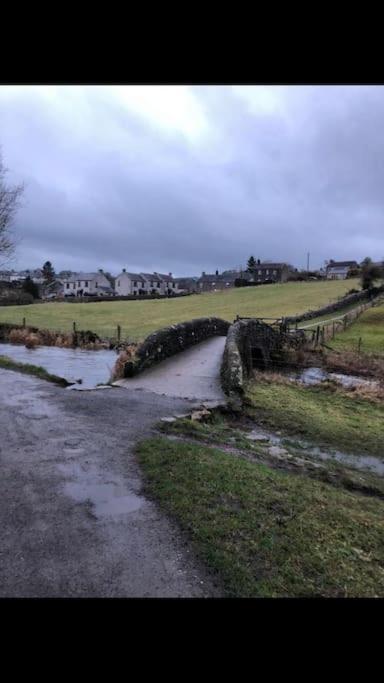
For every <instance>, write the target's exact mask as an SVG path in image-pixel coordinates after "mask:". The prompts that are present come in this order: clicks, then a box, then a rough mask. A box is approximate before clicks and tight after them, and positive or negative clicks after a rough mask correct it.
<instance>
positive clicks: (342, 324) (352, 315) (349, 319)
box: [288, 301, 376, 353]
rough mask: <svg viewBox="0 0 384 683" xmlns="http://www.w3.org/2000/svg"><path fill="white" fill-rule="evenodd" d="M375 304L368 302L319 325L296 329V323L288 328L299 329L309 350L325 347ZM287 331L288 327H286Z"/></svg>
mask: <svg viewBox="0 0 384 683" xmlns="http://www.w3.org/2000/svg"><path fill="white" fill-rule="evenodd" d="M375 303H376V301H368V302H367V303H364V304H361V305H360V306H357V308H354V309H352V310H351V311H348V312H347V313H344V315H340V316H337V317H334V318H329V319H328V320H323V321H322V322H321V323H310V324H309V325H303V326H300V327H298V325H297V322H296V323H295V326H294V327H293V326H292V325H291V326H290V328H291V329H296V330H297V329H300V330H302V331H303V332H304V334H305V335H306V337H307V345H309V346H310V347H311V348H317V347H318V346H323V345H326V342H327V341H329V340H331V339H334V337H335V335H336V334H338V333H339V332H343V331H344V330H346V329H347V327H349V325H351V324H352V323H353V322H354V321H355V320H356V318H358V317H359V316H360V315H361V314H362V313H364V311H365V310H367V308H370V307H371V306H373V305H374V304H375ZM288 330H289V327H288ZM361 342H362V340H361V337H360V339H359V343H358V351H359V353H360V349H361Z"/></svg>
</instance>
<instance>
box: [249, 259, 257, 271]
mask: <svg viewBox="0 0 384 683" xmlns="http://www.w3.org/2000/svg"><path fill="white" fill-rule="evenodd" d="M255 268H256V261H255V257H254V256H250V257H249V259H248V262H247V272H248V273H252V272H253V271H254V270H255Z"/></svg>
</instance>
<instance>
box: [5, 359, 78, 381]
mask: <svg viewBox="0 0 384 683" xmlns="http://www.w3.org/2000/svg"><path fill="white" fill-rule="evenodd" d="M0 368H3V369H4V370H14V371H16V372H21V373H23V374H24V375H33V376H34V377H38V378H39V379H44V380H46V381H47V382H52V383H53V384H58V385H59V386H61V387H69V386H70V385H71V382H67V380H66V379H64V378H63V377H58V376H57V375H51V373H50V372H47V371H46V370H44V368H42V367H40V366H39V365H31V364H29V363H19V362H17V361H15V360H12V359H11V358H7V356H0Z"/></svg>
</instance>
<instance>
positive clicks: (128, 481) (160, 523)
mask: <svg viewBox="0 0 384 683" xmlns="http://www.w3.org/2000/svg"><path fill="white" fill-rule="evenodd" d="M218 341H221V342H222V340H221V339H220V338H218ZM218 346H219V344H218ZM206 348H207V349H208V348H209V349H211V350H212V347H211V346H210V345H206ZM194 350H195V351H196V350H198V349H197V347H195V349H194ZM217 351H219V349H218V348H217ZM184 354H186V355H187V354H188V351H187V352H183V353H182V354H180V355H179V356H178V357H177V360H178V362H179V361H180V360H181V356H183V355H184ZM218 355H220V359H221V353H219V354H218ZM189 358H191V356H189ZM196 358H197V356H195V361H196ZM175 360H176V357H175ZM200 361H201V363H202V364H203V365H202V366H201V369H202V374H201V375H196V376H197V377H200V381H198V382H196V384H195V385H194V386H195V387H196V392H195V393H199V392H198V391H197V388H198V387H199V386H200V388H201V393H202V394H207V396H205V395H204V398H205V397H206V398H208V399H209V398H212V396H213V393H214V392H213V391H212V393H210V392H209V391H208V389H209V388H210V386H211V384H212V387H213V386H217V384H216V383H215V382H214V381H213V380H214V379H215V377H214V375H212V374H209V373H210V372H211V371H212V369H213V365H214V363H213V361H212V365H210V364H209V363H208V361H207V362H206V363H205V364H204V362H203V361H202V360H201V358H200ZM167 362H168V361H167ZM177 365H178V363H177V364H176V366H177ZM193 367H195V370H196V364H195V363H191V365H190V368H191V369H193ZM218 367H219V362H218V359H216V368H218ZM209 368H210V369H209ZM204 373H205V374H204ZM177 376H178V375H177V373H176V374H175V377H177ZM181 376H183V377H184V378H185V377H186V375H185V374H183V375H181ZM204 378H205V379H204ZM207 378H210V379H207ZM216 379H217V375H216ZM179 386H180V387H184V384H183V383H182V382H181V383H180V385H179ZM204 386H205V387H206V389H207V390H205V389H204V388H203V387H204ZM170 387H171V380H170V381H169V387H168V388H170ZM212 387H211V388H212ZM142 388H144V387H142ZM162 393H165V392H162ZM187 393H190V392H187ZM215 396H216V397H217V394H215ZM199 398H200V396H199ZM193 404H195V405H196V401H193V400H192V399H191V398H190V399H189V400H186V399H182V398H171V397H169V396H159V395H157V394H155V393H152V392H149V391H127V390H126V387H125V389H124V390H122V389H117V388H110V389H108V390H103V391H100V390H94V391H71V390H67V389H62V388H60V387H58V386H56V385H52V384H49V383H48V382H44V381H42V380H39V379H37V378H34V377H30V376H26V375H21V374H18V373H16V372H13V371H10V370H2V369H0V467H1V477H0V597H211V596H218V595H220V594H221V591H220V588H219V586H217V585H216V583H215V580H214V577H212V576H210V575H209V573H208V572H207V571H206V570H205V569H204V567H202V566H201V565H200V564H199V562H198V560H197V559H196V558H195V557H193V556H192V553H191V552H190V550H189V548H188V544H187V542H186V540H185V539H184V537H183V536H182V534H181V533H180V532H179V531H178V529H177V528H176V527H175V526H174V525H173V523H172V522H170V521H169V520H168V519H167V518H166V517H165V515H163V513H162V512H161V511H160V510H159V508H158V507H157V505H156V504H155V503H154V502H152V501H150V500H148V499H147V498H146V497H145V494H144V493H143V491H142V479H141V475H140V470H139V468H138V465H137V463H136V461H135V458H134V445H135V443H136V442H137V441H138V440H139V439H141V438H144V437H146V436H149V435H151V433H152V432H151V429H152V427H153V424H154V423H155V422H156V421H157V420H158V419H159V418H160V417H162V416H165V415H172V414H174V413H177V412H185V411H188V410H190V409H191V407H192V406H193Z"/></svg>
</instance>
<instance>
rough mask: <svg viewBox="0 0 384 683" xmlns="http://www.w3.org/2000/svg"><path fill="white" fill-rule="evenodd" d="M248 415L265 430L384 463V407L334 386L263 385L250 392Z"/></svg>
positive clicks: (250, 385) (254, 384)
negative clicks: (279, 432) (365, 456)
mask: <svg viewBox="0 0 384 683" xmlns="http://www.w3.org/2000/svg"><path fill="white" fill-rule="evenodd" d="M245 410H246V413H247V414H248V415H249V416H250V417H251V418H252V419H255V420H257V422H258V423H259V424H262V425H266V426H268V428H271V429H274V430H280V431H282V432H283V433H285V434H295V435H299V436H301V437H305V438H306V439H308V440H309V441H312V442H315V443H316V444H317V445H323V446H332V447H334V448H337V449H340V450H343V451H345V452H347V453H353V454H355V455H360V454H370V455H375V456H377V457H380V458H382V459H384V403H382V402H380V403H377V402H373V401H370V400H368V399H366V398H361V397H360V396H359V394H358V393H353V392H348V391H343V390H340V389H339V388H338V387H337V386H336V385H333V384H332V383H324V384H323V385H317V386H311V387H306V386H301V385H299V384H295V383H293V382H292V383H289V382H287V381H286V382H283V383H281V384H279V383H276V382H272V381H271V382H270V381H268V380H267V379H263V377H262V374H261V373H259V375H258V377H257V379H256V380H254V381H250V382H248V384H247V387H246V393H245Z"/></svg>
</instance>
